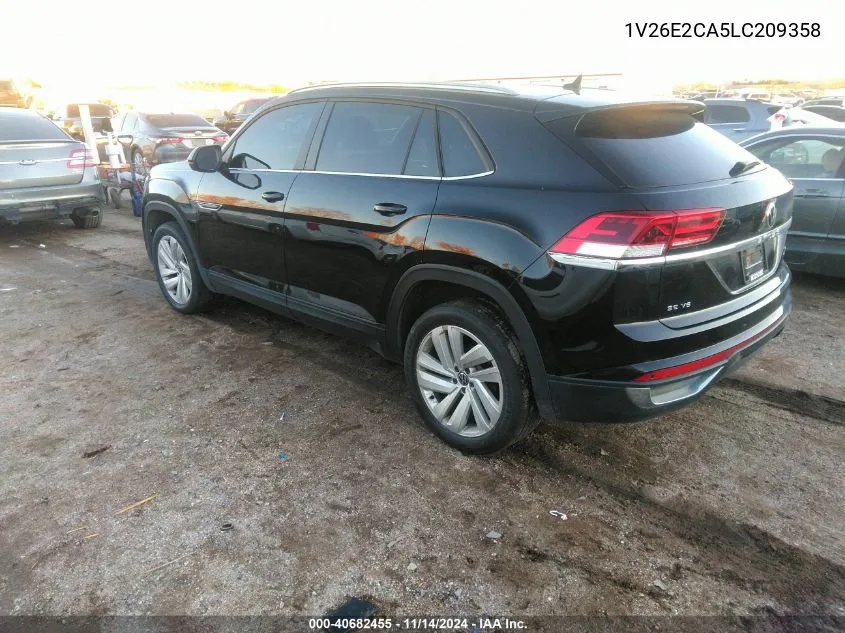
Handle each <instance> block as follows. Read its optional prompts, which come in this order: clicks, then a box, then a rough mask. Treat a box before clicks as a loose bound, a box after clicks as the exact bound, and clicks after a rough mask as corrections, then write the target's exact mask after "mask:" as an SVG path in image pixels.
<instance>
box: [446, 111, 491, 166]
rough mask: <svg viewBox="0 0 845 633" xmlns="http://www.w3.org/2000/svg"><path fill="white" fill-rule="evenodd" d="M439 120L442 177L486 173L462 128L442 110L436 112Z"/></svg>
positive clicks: (482, 162)
mask: <svg viewBox="0 0 845 633" xmlns="http://www.w3.org/2000/svg"><path fill="white" fill-rule="evenodd" d="M437 117H438V119H439V120H440V154H441V156H442V158H443V175H444V176H472V175H475V174H481V173H484V172H485V171H487V167H486V166H485V164H484V161H483V160H481V157H480V156H479V155H478V151H477V150H476V149H475V145H474V144H473V142H472V139H470V137H469V135H468V134H467V131H466V130H465V129H464V126H463V125H461V122H460V121H458V119H457V118H456V117H455V115H453V114H450V113H449V112H446V111H444V110H438V111H437Z"/></svg>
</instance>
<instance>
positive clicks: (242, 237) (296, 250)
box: [143, 84, 792, 453]
mask: <svg viewBox="0 0 845 633" xmlns="http://www.w3.org/2000/svg"><path fill="white" fill-rule="evenodd" d="M701 108H702V104H700V103H694V102H688V101H681V100H659V101H634V100H627V99H625V98H624V97H623V96H621V95H619V94H618V93H614V92H611V91H587V90H584V91H581V92H580V93H576V92H571V91H566V90H561V89H554V88H540V87H532V88H531V90H530V91H527V92H519V91H514V90H511V89H506V88H499V87H489V88H487V87H479V86H461V85H454V84H445V85H387V84H379V85H338V86H321V87H313V88H307V89H302V90H298V91H295V92H292V93H290V94H289V95H287V96H285V97H281V98H278V99H277V100H275V101H273V102H272V103H269V104H267V105H265V107H264V108H263V109H262V111H261V112H259V113H258V114H257V115H256V116H255V117H253V118H251V119H250V120H249V121H248V122H247V123H246V124H244V126H242V127H241V128H240V129H239V130H238V132H237V133H236V134H235V135H234V136H233V137H232V138H231V139H230V140H229V141H228V142H227V143H226V144H225V146H223V147H222V148H221V147H218V146H207V147H200V148H198V149H196V150H194V151H193V153H192V154H191V156H190V158H189V159H188V165H185V164H184V163H181V164H170V165H160V166H158V167H155V168H154V169H153V170H152V173H151V178H150V180H149V181H148V184H147V188H146V191H145V196H144V207H143V209H144V211H143V230H144V239H145V241H146V245H147V249H148V252H149V256H150V259H151V261H152V264H153V266H154V267H155V271H156V273H157V277H158V280H159V284H160V286H161V289H162V292H163V294H164V297H165V298H166V299H167V301H168V302H169V303H170V304H171V306H173V308H175V309H176V310H178V311H180V312H184V313H192V312H196V311H197V310H200V309H202V308H204V307H205V306H206V305H207V304H208V302H209V300H210V299H211V297H212V293H220V294H225V295H232V296H235V297H240V298H242V299H245V300H247V301H249V302H252V303H256V304H258V305H261V306H264V307H266V308H268V309H270V310H272V311H274V312H277V313H279V314H282V315H285V316H289V317H294V318H296V319H299V320H302V321H304V322H307V323H312V324H314V325H317V326H320V327H323V328H326V329H328V330H330V331H334V332H338V333H342V334H345V335H350V336H354V337H357V338H358V339H360V340H361V341H363V342H364V343H367V344H369V345H370V346H372V347H373V348H375V349H376V350H378V351H379V352H380V353H381V354H383V355H384V356H385V357H387V358H389V359H392V360H395V361H400V362H402V363H404V367H405V377H406V380H407V383H408V387H409V389H410V392H411V394H412V397H413V399H414V401H415V403H416V406H417V408H418V409H419V411H420V413H421V415H422V416H423V418H424V419H425V421H426V423H427V424H428V425H429V426H430V427H431V429H432V430H433V431H434V432H435V433H436V434H437V435H439V436H440V437H441V438H442V439H444V440H445V441H447V442H448V443H450V444H452V445H453V446H456V447H458V448H460V449H462V450H464V451H467V452H474V453H489V452H493V451H497V450H500V449H502V448H504V447H505V446H507V445H509V444H510V443H512V442H513V441H515V440H517V439H519V438H521V437H522V436H524V435H525V434H526V433H527V432H528V431H529V430H530V429H531V428H532V427H533V426H534V424H535V423H536V420H537V419H538V416H536V415H535V414H534V413H535V408H536V409H537V410H539V413H540V414H541V416H543V417H546V418H557V419H565V420H574V421H579V420H580V421H608V422H610V421H625V420H638V419H643V418H646V417H650V416H654V415H657V414H661V413H664V412H666V411H670V410H672V409H675V408H677V407H680V406H682V405H684V404H687V403H689V402H691V401H693V400H695V399H696V397H697V396H699V395H701V393H702V392H703V391H704V390H705V389H707V388H708V387H709V386H710V385H711V384H712V383H713V382H714V380H716V379H717V378H718V377H720V376H723V375H725V374H726V373H727V372H729V371H730V370H732V369H733V368H735V367H736V366H737V364H738V363H739V362H740V361H741V360H743V359H744V358H746V357H748V356H749V355H750V354H752V353H753V352H754V351H756V350H757V349H759V348H760V346H761V345H763V344H764V343H765V342H766V341H768V340H770V339H771V338H773V337H775V336H776V335H778V334H779V333H780V332H781V330H782V329H783V327H784V323H785V321H786V319H787V316H788V314H789V311H790V308H791V294H790V288H789V280H790V273H789V270H788V269H787V267H786V265H785V264H784V263H783V260H782V255H783V249H784V238H785V236H786V231H787V228H788V227H789V225H790V222H791V215H792V188H791V186H790V184H789V183H788V182H787V181H786V180H785V179H784V177H783V176H781V175H780V173H778V172H777V171H776V170H774V169H772V168H769V167H767V166H766V165H764V164H761V163H760V162H759V161H758V160H757V159H756V158H755V157H754V156H753V155H751V154H749V153H748V152H746V151H745V150H744V149H742V148H740V147H739V146H738V145H736V144H734V143H732V142H731V141H729V140H727V139H726V138H724V137H723V136H721V135H720V134H718V133H717V132H714V131H713V130H711V129H710V128H708V127H707V126H706V125H703V124H702V123H699V122H697V120H696V118H695V117H696V116H699V115H700V111H701Z"/></svg>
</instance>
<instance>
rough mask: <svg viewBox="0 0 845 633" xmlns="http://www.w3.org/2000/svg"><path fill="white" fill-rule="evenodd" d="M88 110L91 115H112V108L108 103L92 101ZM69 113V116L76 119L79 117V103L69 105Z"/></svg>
mask: <svg viewBox="0 0 845 633" xmlns="http://www.w3.org/2000/svg"><path fill="white" fill-rule="evenodd" d="M88 112H89V113H90V114H91V116H96V117H109V118H111V117H112V114H113V113H112V109H111V108H110V107H108V106H107V105H103V104H101V103H90V104H88ZM67 115H68V118H71V119H75V118H78V117H79V106H78V105H77V104H72V105H69V106H68V107H67Z"/></svg>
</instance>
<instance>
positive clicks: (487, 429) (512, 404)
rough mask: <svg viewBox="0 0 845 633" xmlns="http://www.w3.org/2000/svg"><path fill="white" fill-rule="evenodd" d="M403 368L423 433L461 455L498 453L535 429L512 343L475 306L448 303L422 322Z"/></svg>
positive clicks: (500, 325) (489, 314)
mask: <svg viewBox="0 0 845 633" xmlns="http://www.w3.org/2000/svg"><path fill="white" fill-rule="evenodd" d="M404 365H405V379H406V382H407V383H408V387H409V389H410V390H411V397H412V399H413V400H414V404H415V405H416V407H417V410H418V411H419V412H420V415H421V416H422V417H423V420H425V423H426V425H428V427H429V428H430V429H431V430H432V431H433V432H434V433H435V434H436V435H437V436H438V437H440V439H442V440H443V441H445V442H446V443H447V444H450V445H451V446H453V447H455V448H457V449H459V450H461V451H463V452H465V453H472V454H477V455H488V454H491V453H496V452H498V451H501V450H503V449H505V448H507V447H508V446H510V445H511V444H513V443H514V442H517V441H518V440H520V439H522V438H523V437H524V436H525V435H527V434H528V433H529V432H530V431H531V430H532V429H533V428H534V427H535V426H536V424H537V422H538V421H539V418H538V417H537V415H536V413H535V411H534V406H533V402H532V400H531V391H530V389H529V381H528V372H527V370H526V367H525V361H524V360H523V358H522V356H521V354H520V353H519V348H518V347H517V344H516V340H515V338H514V336H513V334H511V332H510V329H509V328H508V326H507V324H506V323H505V321H504V320H503V319H502V318H501V316H499V315H498V314H497V313H496V312H494V311H493V310H491V309H490V308H488V307H487V306H485V305H483V304H481V303H478V302H476V301H469V300H461V301H454V302H450V303H446V304H442V305H439V306H436V307H434V308H432V309H430V310H428V311H427V312H426V313H425V314H423V315H422V316H421V317H420V318H419V319H418V320H417V322H416V323H414V325H413V326H412V327H411V331H410V332H409V334H408V339H407V341H406V344H405V353H404Z"/></svg>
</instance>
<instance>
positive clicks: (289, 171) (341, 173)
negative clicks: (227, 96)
mask: <svg viewBox="0 0 845 633" xmlns="http://www.w3.org/2000/svg"><path fill="white" fill-rule="evenodd" d="M62 160H67V159H62ZM229 171H231V172H234V173H239V174H240V173H249V172H260V173H268V172H269V173H280V174H299V173H302V174H324V175H326V176H367V177H369V178H406V179H408V180H469V179H471V178H481V177H483V176H489V175H490V174H492V173H493V170H492V169H491V170H488V171H485V172H481V173H480V174H470V175H468V176H443V177H441V176H408V175H406V174H370V173H367V172H351V171H321V170H317V169H242V168H240V167H233V168H231V169H230V170H229Z"/></svg>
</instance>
